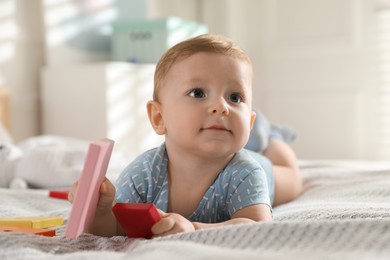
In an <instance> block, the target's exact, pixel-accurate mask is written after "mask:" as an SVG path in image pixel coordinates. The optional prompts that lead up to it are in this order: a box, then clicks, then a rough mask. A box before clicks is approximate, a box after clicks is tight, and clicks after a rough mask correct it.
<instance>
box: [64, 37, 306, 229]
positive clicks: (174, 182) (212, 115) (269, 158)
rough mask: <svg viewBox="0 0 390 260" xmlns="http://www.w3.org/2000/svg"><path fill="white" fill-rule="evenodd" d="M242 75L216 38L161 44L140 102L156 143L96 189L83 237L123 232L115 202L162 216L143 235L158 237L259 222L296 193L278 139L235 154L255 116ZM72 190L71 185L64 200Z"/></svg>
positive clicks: (248, 71)
mask: <svg viewBox="0 0 390 260" xmlns="http://www.w3.org/2000/svg"><path fill="white" fill-rule="evenodd" d="M252 73H253V72H252V65H251V61H250V59H249V57H248V56H247V55H246V54H245V53H244V52H243V51H242V50H241V49H240V48H239V47H238V46H237V45H235V44H234V43H233V42H232V41H231V40H229V39H227V38H225V37H222V36H217V35H210V34H208V35H201V36H198V37H195V38H192V39H189V40H186V41H184V42H181V43H179V44H177V45H175V46H173V47H172V48H170V49H169V50H168V51H167V52H166V53H165V54H164V55H163V56H162V57H161V59H160V60H159V62H158V64H157V67H156V72H155V78H154V94H153V100H152V101H149V102H148V103H147V112H148V116H149V120H150V123H151V125H152V127H153V128H154V130H155V132H156V133H157V134H159V135H164V137H165V142H164V143H163V144H162V145H161V146H160V147H157V148H155V149H152V150H149V151H147V152H145V153H144V154H142V155H140V156H139V157H138V158H136V159H135V160H134V161H133V162H132V163H130V165H129V166H128V167H127V168H126V169H125V170H124V171H123V172H122V174H121V176H120V177H119V178H118V179H117V182H116V185H115V187H114V185H113V184H112V183H111V182H110V181H108V180H107V179H106V180H105V181H104V182H103V183H102V185H101V187H100V198H99V202H98V207H97V211H96V215H95V218H94V221H93V224H92V227H91V230H90V232H91V233H93V234H96V235H101V236H113V235H124V232H123V230H122V228H121V227H120V225H119V224H118V223H117V221H116V219H115V216H114V215H113V212H112V206H113V204H114V203H115V202H131V203H154V204H155V205H156V206H157V208H158V209H159V213H160V215H161V217H162V219H161V220H160V221H159V222H157V223H156V224H155V225H154V226H153V227H152V232H153V234H154V236H165V235H169V234H175V233H178V232H189V231H194V230H197V229H203V228H209V227H216V226H223V225H231V224H238V223H250V222H257V221H269V220H271V219H272V216H271V209H272V206H275V205H279V204H281V203H285V202H288V201H290V200H292V199H294V198H295V197H297V196H298V195H299V193H300V192H301V189H302V181H301V177H300V174H299V169H298V166H297V160H296V157H295V154H294V152H293V151H292V150H291V148H290V147H289V146H288V145H287V144H286V143H285V142H283V141H281V140H280V139H278V138H271V139H269V140H268V138H267V142H268V144H267V145H266V147H264V148H265V149H261V145H260V146H259V145H254V146H252V147H257V148H256V150H262V151H256V152H253V151H250V150H247V149H243V148H244V146H245V145H246V144H247V143H248V139H249V136H250V132H251V129H252V127H253V125H254V122H255V119H256V113H255V112H254V111H253V110H252ZM259 122H260V123H259ZM257 123H258V124H257V126H256V127H257V128H259V127H260V128H261V127H262V126H261V121H259V120H258V121H257ZM259 124H260V125H259ZM255 130H257V129H255ZM76 189H77V183H75V184H74V185H73V187H72V191H71V192H70V194H69V200H70V201H72V200H73V197H74V193H75V191H76Z"/></svg>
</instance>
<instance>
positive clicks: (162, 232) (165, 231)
mask: <svg viewBox="0 0 390 260" xmlns="http://www.w3.org/2000/svg"><path fill="white" fill-rule="evenodd" d="M158 212H159V214H160V216H161V220H160V221H159V222H157V223H156V224H154V225H153V226H152V233H153V234H154V237H158V236H167V235H172V234H176V233H181V232H191V231H195V227H194V225H193V224H192V223H191V222H190V221H189V220H188V219H186V218H185V217H183V216H181V215H179V214H176V213H165V212H163V211H161V210H159V209H158Z"/></svg>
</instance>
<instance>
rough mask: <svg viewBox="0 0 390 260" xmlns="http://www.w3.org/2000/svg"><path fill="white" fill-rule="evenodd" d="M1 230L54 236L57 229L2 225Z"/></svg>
mask: <svg viewBox="0 0 390 260" xmlns="http://www.w3.org/2000/svg"><path fill="white" fill-rule="evenodd" d="M0 232H10V233H30V234H35V235H43V236H48V237H53V236H55V235H56V231H55V230H54V229H43V228H29V227H16V226H0Z"/></svg>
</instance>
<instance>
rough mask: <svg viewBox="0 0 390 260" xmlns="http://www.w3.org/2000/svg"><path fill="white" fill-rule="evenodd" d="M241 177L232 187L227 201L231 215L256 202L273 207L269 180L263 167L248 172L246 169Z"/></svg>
mask: <svg viewBox="0 0 390 260" xmlns="http://www.w3.org/2000/svg"><path fill="white" fill-rule="evenodd" d="M241 175H242V176H241V177H239V178H237V177H236V178H235V179H236V180H237V181H236V183H235V184H234V185H232V186H231V187H232V188H233V189H232V191H231V194H230V199H229V200H228V203H227V211H228V213H229V215H230V216H232V215H233V214H234V213H236V212H237V211H238V210H240V209H242V208H245V207H247V206H251V205H255V204H266V205H268V206H269V207H270V208H271V201H270V193H269V188H268V182H267V179H266V175H265V172H264V170H263V169H262V168H261V167H257V168H255V169H253V170H252V171H251V172H249V173H246V170H244V171H243V172H242V173H241Z"/></svg>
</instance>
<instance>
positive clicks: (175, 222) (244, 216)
mask: <svg viewBox="0 0 390 260" xmlns="http://www.w3.org/2000/svg"><path fill="white" fill-rule="evenodd" d="M159 213H160V215H161V217H162V219H161V220H160V221H159V222H157V223H156V224H154V225H153V227H152V232H153V234H154V236H167V235H172V234H176V233H181V232H191V231H194V230H198V229H206V228H212V227H221V226H227V225H234V224H244V223H253V222H258V221H270V220H272V216H271V211H270V208H269V206H268V205H266V204H257V205H252V206H248V207H245V208H242V209H240V210H239V211H237V212H236V213H235V214H234V215H233V216H232V218H231V219H229V220H227V221H224V222H219V223H200V222H190V221H189V220H187V219H186V218H185V217H183V216H181V215H179V214H176V213H165V212H163V211H161V210H159Z"/></svg>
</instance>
